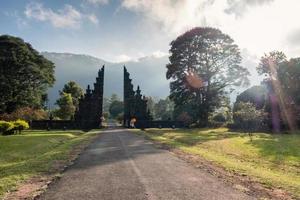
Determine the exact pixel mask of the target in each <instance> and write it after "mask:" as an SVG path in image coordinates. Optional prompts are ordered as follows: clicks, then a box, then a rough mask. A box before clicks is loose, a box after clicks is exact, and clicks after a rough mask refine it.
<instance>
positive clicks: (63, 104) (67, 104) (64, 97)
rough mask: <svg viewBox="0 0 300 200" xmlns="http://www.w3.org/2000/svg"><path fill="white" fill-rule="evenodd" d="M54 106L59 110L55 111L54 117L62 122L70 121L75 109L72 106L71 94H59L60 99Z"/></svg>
mask: <svg viewBox="0 0 300 200" xmlns="http://www.w3.org/2000/svg"><path fill="white" fill-rule="evenodd" d="M56 105H58V107H59V108H58V110H56V111H55V116H57V117H59V118H60V119H64V120H69V119H72V117H73V116H74V114H75V110H76V108H75V106H74V104H73V99H72V96H71V94H69V93H64V92H61V93H60V98H59V99H58V100H57V101H56Z"/></svg>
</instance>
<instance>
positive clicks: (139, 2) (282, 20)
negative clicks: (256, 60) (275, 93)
mask: <svg viewBox="0 0 300 200" xmlns="http://www.w3.org/2000/svg"><path fill="white" fill-rule="evenodd" d="M122 7H123V8H125V9H128V10H130V11H133V12H136V13H137V14H138V15H140V16H142V17H143V19H144V21H145V22H146V23H145V22H143V23H144V24H145V25H144V26H148V27H151V26H149V24H150V25H152V26H153V24H154V25H155V26H158V27H159V28H158V29H157V30H160V33H159V34H156V33H153V35H154V34H156V35H158V37H161V36H159V35H168V36H169V38H170V40H172V39H175V38H176V37H177V36H178V35H179V34H182V33H183V32H185V31H187V30H188V29H190V28H192V27H195V26H212V27H217V28H219V29H221V30H222V31H223V32H224V33H227V34H229V35H230V36H231V37H232V38H233V39H234V40H235V42H236V43H237V44H238V45H239V46H240V48H242V49H244V48H245V49H247V50H248V51H249V52H250V53H251V54H255V55H257V56H261V55H262V54H263V53H264V52H268V51H271V50H276V49H278V50H283V51H284V52H286V53H287V54H288V55H289V56H300V55H299V52H298V55H295V54H294V53H295V49H296V48H297V46H296V45H295V44H294V45H291V44H290V45H288V46H287V42H286V40H287V37H288V36H289V35H291V32H294V31H296V30H299V28H300V25H299V23H298V19H300V12H299V10H300V1H299V0H273V1H272V0H261V1H259V0H181V1H174V0H164V1H161V0H151V1H149V0H123V2H122ZM250 7H251V9H250ZM237 15H239V17H236V16H237ZM145 29H146V28H145ZM147 34H151V33H149V32H148V33H147ZM168 42H170V41H168Z"/></svg>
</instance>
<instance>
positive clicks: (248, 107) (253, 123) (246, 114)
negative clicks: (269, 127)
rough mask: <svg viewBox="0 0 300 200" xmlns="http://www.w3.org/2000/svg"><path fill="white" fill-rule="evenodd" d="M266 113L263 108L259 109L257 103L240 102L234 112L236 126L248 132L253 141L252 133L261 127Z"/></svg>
mask: <svg viewBox="0 0 300 200" xmlns="http://www.w3.org/2000/svg"><path fill="white" fill-rule="evenodd" d="M264 116H265V113H264V112H263V110H257V109H256V108H255V105H253V104H252V103H250V102H246V103H245V102H240V103H238V105H237V110H236V111H235V112H234V113H233V119H234V123H235V125H236V127H239V128H241V129H242V130H243V131H245V132H248V134H249V137H250V139H251V141H252V133H253V132H254V131H256V130H258V129H259V128H261V126H262V123H263V120H264Z"/></svg>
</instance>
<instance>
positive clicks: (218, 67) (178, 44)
mask: <svg viewBox="0 0 300 200" xmlns="http://www.w3.org/2000/svg"><path fill="white" fill-rule="evenodd" d="M170 53H171V56H170V57H169V60H170V63H169V64H168V65H167V74H166V76H167V79H171V80H172V82H171V84H170V89H171V94H170V98H171V99H172V100H173V101H174V103H175V105H176V106H177V107H178V106H180V105H184V104H193V106H194V112H196V113H197V114H196V116H197V119H196V120H198V121H203V122H204V125H207V122H208V114H209V113H210V112H211V111H213V110H214V109H215V108H216V107H217V106H218V105H219V103H220V100H221V99H222V97H223V95H224V93H225V88H226V87H230V86H240V85H247V84H248V82H249V81H248V78H247V76H248V75H249V72H248V70H247V69H246V68H244V67H242V66H241V65H240V63H241V60H242V58H241V55H240V50H239V48H238V46H237V45H236V44H234V41H233V39H231V38H230V37H229V36H228V35H226V34H224V33H222V32H221V31H220V30H218V29H215V28H209V27H204V28H202V27H197V28H194V29H192V30H190V31H188V32H186V33H184V34H183V35H181V36H179V37H178V38H177V39H175V40H174V41H172V42H171V49H170Z"/></svg>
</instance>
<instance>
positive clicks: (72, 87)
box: [62, 81, 84, 108]
mask: <svg viewBox="0 0 300 200" xmlns="http://www.w3.org/2000/svg"><path fill="white" fill-rule="evenodd" d="M62 92H64V93H68V94H71V96H72V100H73V104H74V106H75V107H76V108H78V105H79V99H80V98H81V97H82V96H83V94H84V91H83V89H82V88H81V87H80V85H78V84H77V83H76V82H75V81H69V82H68V83H66V84H65V85H64V88H63V89H62Z"/></svg>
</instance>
